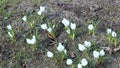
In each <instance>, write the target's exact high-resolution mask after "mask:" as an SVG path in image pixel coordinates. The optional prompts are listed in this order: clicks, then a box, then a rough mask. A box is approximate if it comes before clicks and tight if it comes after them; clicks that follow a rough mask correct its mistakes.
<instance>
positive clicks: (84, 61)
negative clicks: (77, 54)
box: [81, 58, 88, 66]
mask: <svg viewBox="0 0 120 68" xmlns="http://www.w3.org/2000/svg"><path fill="white" fill-rule="evenodd" d="M81 64H82V65H83V66H87V64H88V61H87V60H86V59H85V58H83V59H82V60H81Z"/></svg>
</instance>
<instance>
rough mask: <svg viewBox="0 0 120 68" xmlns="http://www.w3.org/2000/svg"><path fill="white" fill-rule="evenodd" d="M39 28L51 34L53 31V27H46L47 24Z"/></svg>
mask: <svg viewBox="0 0 120 68" xmlns="http://www.w3.org/2000/svg"><path fill="white" fill-rule="evenodd" d="M40 27H41V28H42V29H43V30H47V31H48V32H49V33H52V31H53V29H54V28H55V25H53V26H52V27H51V26H48V25H47V24H42V25H41V26H40Z"/></svg>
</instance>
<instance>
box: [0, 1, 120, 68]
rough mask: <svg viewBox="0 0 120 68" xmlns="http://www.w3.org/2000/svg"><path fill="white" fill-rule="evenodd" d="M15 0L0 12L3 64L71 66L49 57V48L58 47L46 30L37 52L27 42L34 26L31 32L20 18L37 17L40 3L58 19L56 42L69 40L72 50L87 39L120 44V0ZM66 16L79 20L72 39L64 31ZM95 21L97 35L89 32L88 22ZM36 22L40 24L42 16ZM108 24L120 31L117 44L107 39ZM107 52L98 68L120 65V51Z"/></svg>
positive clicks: (4, 67) (16, 67) (3, 67)
mask: <svg viewBox="0 0 120 68" xmlns="http://www.w3.org/2000/svg"><path fill="white" fill-rule="evenodd" d="M12 1H13V2H7V3H6V4H5V5H4V6H2V7H1V8H2V9H4V10H5V12H6V13H7V14H4V13H5V12H4V13H3V12H0V38H1V39H0V68H68V67H67V66H66V64H65V63H61V64H58V63H56V61H54V60H53V59H50V58H48V57H47V55H46V51H47V49H48V50H51V51H54V46H52V45H49V44H50V42H49V39H48V38H47V32H46V31H43V30H41V29H39V30H38V31H39V38H40V39H39V38H38V39H39V40H40V41H39V42H38V44H39V45H38V49H37V50H35V51H34V52H33V53H32V50H31V48H30V47H29V46H28V45H27V44H26V40H25V39H24V38H26V36H27V37H29V36H28V35H29V34H33V33H34V32H33V31H34V30H30V32H28V31H29V28H28V27H27V24H26V23H25V22H23V21H21V20H20V18H22V16H24V15H28V16H32V17H35V14H36V13H37V11H38V10H39V6H40V5H43V6H45V7H46V9H47V11H46V14H47V18H48V19H49V20H52V19H54V20H55V22H56V23H57V24H59V28H58V29H57V31H58V34H57V35H56V41H55V42H64V40H67V42H68V44H67V48H68V49H70V52H69V53H71V52H73V51H75V49H73V48H71V45H77V44H78V43H82V42H83V41H84V40H90V41H91V42H95V43H96V44H97V45H98V46H99V47H106V46H108V47H111V48H112V49H114V48H117V47H119V46H120V1H119V0H102V1H101V0H36V1H34V0H17V1H18V2H17V3H16V2H15V0H12ZM13 3H15V4H13ZM0 6H1V5H0ZM9 14H10V15H9ZM32 17H31V18H32ZM29 18H30V17H29ZM63 18H67V19H68V20H70V21H71V22H74V23H76V24H77V29H76V38H75V40H74V41H73V40H70V38H69V36H68V35H67V34H66V32H64V31H63V28H62V27H63V25H62V24H61V21H62V19H63ZM91 21H95V22H97V25H98V27H97V31H96V36H91V35H88V33H87V25H89V24H90V23H91ZM36 22H37V24H38V23H39V20H37V21H36ZM41 23H45V22H44V21H43V22H41ZM8 24H12V25H13V27H14V28H15V29H14V30H15V34H16V41H14V42H12V40H11V39H10V38H9V37H8V35H7V29H6V26H7V25H8ZM36 26H38V25H36ZM107 28H112V29H113V30H114V31H116V32H117V34H118V42H119V43H118V44H117V47H114V46H113V44H112V43H109V41H108V40H106V29H107ZM107 55H108V57H109V58H108V57H107V58H108V59H106V60H105V61H104V63H103V64H102V65H98V66H97V68H120V51H119V50H118V51H117V52H112V53H109V52H107ZM88 68H89V67H88Z"/></svg>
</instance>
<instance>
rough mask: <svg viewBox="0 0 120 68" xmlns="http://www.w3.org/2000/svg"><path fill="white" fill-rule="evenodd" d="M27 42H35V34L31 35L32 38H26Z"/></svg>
mask: <svg viewBox="0 0 120 68" xmlns="http://www.w3.org/2000/svg"><path fill="white" fill-rule="evenodd" d="M26 41H27V43H28V44H35V43H36V37H35V35H33V36H32V39H26Z"/></svg>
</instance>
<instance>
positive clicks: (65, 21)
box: [62, 18, 70, 27]
mask: <svg viewBox="0 0 120 68" xmlns="http://www.w3.org/2000/svg"><path fill="white" fill-rule="evenodd" d="M62 23H63V24H64V26H65V27H67V26H69V24H70V22H69V21H68V20H67V19H65V18H63V20H62Z"/></svg>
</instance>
